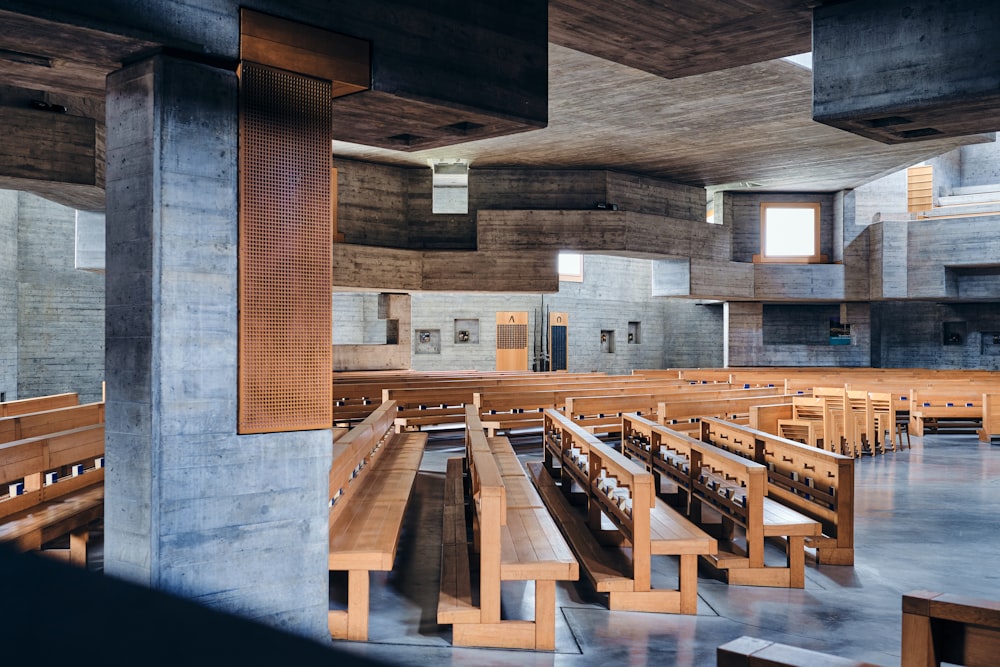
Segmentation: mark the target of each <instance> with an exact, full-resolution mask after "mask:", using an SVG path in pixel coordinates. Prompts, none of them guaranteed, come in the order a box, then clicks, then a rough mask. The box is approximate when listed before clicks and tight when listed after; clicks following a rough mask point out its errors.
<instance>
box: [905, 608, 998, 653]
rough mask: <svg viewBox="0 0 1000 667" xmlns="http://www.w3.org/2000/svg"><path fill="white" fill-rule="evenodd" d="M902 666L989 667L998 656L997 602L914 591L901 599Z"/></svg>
mask: <svg viewBox="0 0 1000 667" xmlns="http://www.w3.org/2000/svg"><path fill="white" fill-rule="evenodd" d="M902 642H903V646H902V656H901V658H902V659H901V664H903V665H906V667H938V665H941V664H942V663H948V664H955V665H967V666H968V667H992V666H993V665H996V664H997V660H998V656H1000V602H998V601H996V600H983V599H977V598H969V597H965V596H962V595H949V594H946V593H934V592H928V591H914V592H911V593H908V594H906V595H904V596H903V639H902Z"/></svg>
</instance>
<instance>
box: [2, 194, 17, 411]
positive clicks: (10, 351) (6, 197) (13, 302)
mask: <svg viewBox="0 0 1000 667" xmlns="http://www.w3.org/2000/svg"><path fill="white" fill-rule="evenodd" d="M17 208H18V207H17V192H15V191H13V190H0V393H2V394H3V398H4V399H6V400H8V401H12V400H14V399H16V398H17Z"/></svg>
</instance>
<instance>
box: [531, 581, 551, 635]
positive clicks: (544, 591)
mask: <svg viewBox="0 0 1000 667" xmlns="http://www.w3.org/2000/svg"><path fill="white" fill-rule="evenodd" d="M535 649H536V650H539V651H554V650H555V649H556V582H555V581H552V580H550V579H540V580H536V581H535Z"/></svg>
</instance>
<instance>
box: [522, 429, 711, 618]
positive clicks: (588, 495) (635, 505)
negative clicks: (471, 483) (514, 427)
mask: <svg viewBox="0 0 1000 667" xmlns="http://www.w3.org/2000/svg"><path fill="white" fill-rule="evenodd" d="M556 462H559V464H560V465H558V466H556V465H555V463H556ZM529 470H530V471H531V474H532V479H533V480H534V481H535V483H536V485H537V486H538V488H539V491H540V492H541V494H542V497H543V498H544V499H545V502H546V504H547V505H548V506H549V508H550V509H551V510H552V512H553V513H554V514H555V516H556V517H557V519H558V521H559V526H560V528H561V529H562V530H563V533H564V534H565V535H566V538H567V539H568V540H569V542H570V544H571V545H572V546H573V550H574V551H575V552H576V554H577V557H578V558H579V559H580V563H581V565H582V566H583V568H584V571H585V573H586V574H587V577H588V579H589V580H590V582H591V583H592V584H593V586H594V589H595V590H596V591H597V592H598V593H607V595H608V607H609V608H610V609H612V610H617V611H646V612H663V613H680V614H694V613H697V608H698V590H697V586H698V574H697V569H698V556H700V555H710V554H714V553H715V552H716V548H717V546H716V542H715V540H714V539H712V537H710V536H709V535H707V534H706V533H705V532H704V531H702V530H701V529H700V528H698V527H697V526H695V525H694V524H693V523H691V522H690V521H688V520H687V519H686V518H685V517H684V516H682V515H681V514H680V513H679V512H677V511H676V510H674V509H673V508H672V507H669V506H668V505H667V504H666V503H664V502H663V501H662V500H661V499H659V498H657V497H656V493H655V488H654V484H653V476H652V475H651V474H650V473H649V472H648V471H646V470H645V469H644V468H642V467H641V466H639V465H637V464H635V463H634V462H632V461H630V460H629V459H627V458H625V457H624V456H622V455H621V454H620V453H619V452H617V451H615V450H614V449H613V448H611V447H610V446H608V445H606V444H605V443H603V442H601V441H600V440H598V439H597V438H596V437H595V436H594V435H592V434H591V433H589V432H587V431H585V430H584V429H583V428H581V427H580V426H579V425H578V424H576V423H574V422H572V421H571V420H569V419H567V418H566V417H565V416H563V415H562V414H561V413H559V412H557V411H554V410H548V411H546V413H545V462H544V463H533V464H530V465H529ZM548 471H552V474H550V472H548ZM553 474H555V475H557V476H558V479H559V480H560V484H559V486H558V487H557V486H556V481H555V479H554V478H553ZM609 479H614V480H615V482H614V487H611V482H610V481H608V480H609ZM574 489H576V490H577V495H580V496H582V499H583V500H584V504H585V507H586V510H585V513H584V515H581V513H580V512H579V511H578V510H577V509H576V507H574V506H573V504H572V503H571V502H570V501H569V500H568V498H567V496H570V495H573V494H574ZM619 489H620V490H621V491H619ZM626 491H627V495H626V493H625V492H626ZM605 517H606V518H607V519H608V520H609V521H610V523H607V522H605V520H604V519H605ZM605 544H606V545H610V548H606V547H605V546H603V545H605ZM622 545H630V546H631V558H628V557H626V556H625V554H623V553H622V551H621V550H619V549H618V548H617V547H618V546H622ZM657 555H664V556H676V557H677V559H678V582H677V588H676V589H673V590H671V589H654V588H653V587H652V583H651V565H652V557H653V556H657Z"/></svg>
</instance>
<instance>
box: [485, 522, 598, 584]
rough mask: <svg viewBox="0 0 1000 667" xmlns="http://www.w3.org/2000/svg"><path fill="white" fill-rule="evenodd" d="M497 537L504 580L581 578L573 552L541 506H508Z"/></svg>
mask: <svg viewBox="0 0 1000 667" xmlns="http://www.w3.org/2000/svg"><path fill="white" fill-rule="evenodd" d="M500 540H501V550H500V553H501V556H500V578H501V579H502V580H504V581H511V580H516V581H530V580H533V579H558V580H571V581H575V580H576V579H579V578H580V571H579V566H578V565H577V562H576V558H574V557H573V552H572V551H570V549H569V546H567V544H566V542H565V540H563V538H562V534H561V533H560V532H559V528H558V527H557V526H556V525H555V523H553V521H552V517H550V516H549V514H548V512H547V511H546V510H545V509H544V508H538V507H525V508H516V507H508V508H507V525H506V526H504V527H503V529H502V530H501V533H500Z"/></svg>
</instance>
